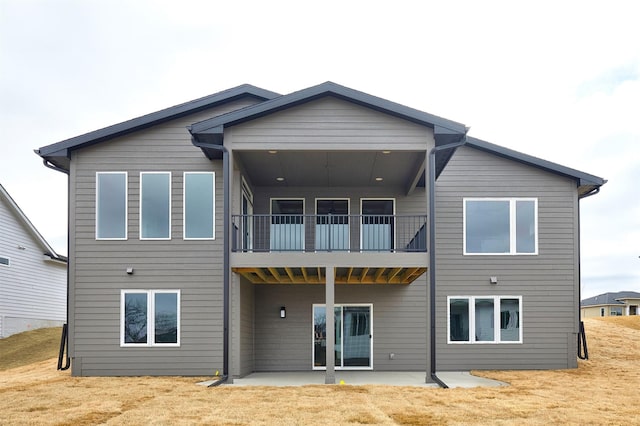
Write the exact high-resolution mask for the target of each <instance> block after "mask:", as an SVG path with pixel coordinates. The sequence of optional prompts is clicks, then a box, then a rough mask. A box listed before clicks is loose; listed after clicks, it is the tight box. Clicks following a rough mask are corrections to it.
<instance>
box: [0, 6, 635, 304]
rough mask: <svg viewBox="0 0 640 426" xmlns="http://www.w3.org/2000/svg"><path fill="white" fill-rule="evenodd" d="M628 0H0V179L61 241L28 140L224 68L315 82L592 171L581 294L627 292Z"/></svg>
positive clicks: (630, 247)
mask: <svg viewBox="0 0 640 426" xmlns="http://www.w3.org/2000/svg"><path fill="white" fill-rule="evenodd" d="M638 17H640V3H639V2H636V1H611V0H609V1H606V2H604V1H594V2H591V1H575V2H574V1H557V0H556V1H539V0H538V1H438V2H437V1H415V2H411V1H393V2H392V1H384V2H378V1H347V0H342V1H331V0H324V1H321V2H320V1H318V2H310V1H288V2H283V1H276V0H271V1H224V2H223V1H201V2H197V1H188V0H181V1H175V0H172V1H131V0H126V1H121V0H109V1H107V0H104V1H98V0H96V1H86V0H76V1H71V0H56V1H46V0H42V1H33V0H0V183H2V185H3V186H4V187H5V188H6V189H7V191H8V192H9V193H10V194H11V195H12V197H13V198H14V199H15V200H16V202H17V203H18V205H19V206H20V207H21V208H22V210H23V211H24V212H25V214H26V215H27V216H28V217H29V218H30V219H31V221H32V222H33V223H34V225H35V226H36V228H37V229H38V230H39V231H40V232H41V233H42V234H43V235H44V237H45V239H47V241H48V242H49V243H50V244H51V245H52V246H53V247H54V248H55V249H56V250H57V251H58V252H60V253H62V254H66V250H67V248H66V203H67V202H66V197H67V195H66V194H67V192H66V191H67V182H66V176H65V175H63V174H61V173H57V172H54V171H52V170H49V169H47V168H45V167H44V166H43V165H42V161H41V159H40V158H39V157H38V156H37V155H35V154H34V153H33V150H34V149H36V148H39V147H41V146H44V145H48V144H51V143H55V142H58V141H61V140H64V139H67V138H70V137H73V136H77V135H79V134H82V133H85V132H88V131H92V130H96V129H98V128H101V127H105V126H108V125H111V124H115V123H118V122H121V121H125V120H128V119H131V118H134V117H137V116H139V115H143V114H146V113H149V112H153V111H157V110H159V109H162V108H166V107H169V106H172V105H175V104H178V103H182V102H186V101H189V100H191V99H195V98H198V97H202V96H205V95H208V94H211V93H215V92H218V91H220V90H224V89H227V88H230V87H233V86H236V85H239V84H242V83H250V84H253V85H255V86H258V87H262V88H265V89H269V90H272V91H275V92H278V93H283V94H284V93H289V92H292V91H296V90H299V89H302V88H305V87H309V86H312V85H315V84H318V83H322V82H324V81H327V80H331V81H334V82H336V83H338V84H342V85H344V86H348V87H352V88H354V89H357V90H361V91H364V92H366V93H370V94H372V95H376V96H380V97H382V98H386V99H389V100H392V101H394V102H399V103H401V104H405V105H408V106H410V107H413V108H417V109H420V110H423V111H426V112H429V113H431V114H435V115H438V116H442V117H445V118H448V119H451V120H455V121H458V122H462V123H464V124H466V125H467V126H469V127H470V128H471V130H470V131H469V134H470V135H471V136H474V137H477V138H480V139H484V140H487V141H489V142H493V143H496V144H499V145H502V146H505V147H508V148H511V149H515V150H518V151H521V152H524V153H527V154H531V155H534V156H537V157H541V158H544V159H546V160H549V161H553V162H557V163H560V164H562V165H565V166H569V167H572V168H576V169H578V170H581V171H584V172H587V173H591V174H594V175H597V176H600V177H603V178H605V179H607V180H608V181H609V182H608V183H607V184H606V185H605V186H604V187H603V188H602V191H601V192H600V194H598V195H596V196H594V197H590V198H587V199H585V200H583V201H581V203H580V208H581V229H582V233H581V248H582V262H581V263H582V289H583V291H582V294H583V297H589V296H593V295H596V294H599V293H603V292H606V291H620V290H633V291H640V258H639V256H640V243H639V241H640V192H639V191H638V190H637V189H635V184H636V183H637V182H640V127H639V124H640V23H639V18H638Z"/></svg>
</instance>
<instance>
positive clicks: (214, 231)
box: [169, 172, 216, 241]
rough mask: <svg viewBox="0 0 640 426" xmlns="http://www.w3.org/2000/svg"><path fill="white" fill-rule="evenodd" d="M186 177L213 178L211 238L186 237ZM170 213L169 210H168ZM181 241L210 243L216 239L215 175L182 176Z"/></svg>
mask: <svg viewBox="0 0 640 426" xmlns="http://www.w3.org/2000/svg"><path fill="white" fill-rule="evenodd" d="M187 175H211V176H212V178H213V217H212V220H213V235H212V236H211V237H197V238H189V237H187V236H186V235H187ZM169 211H171V210H169ZM182 239H183V240H186V241H211V240H215V239H216V173H215V172H184V173H183V174H182Z"/></svg>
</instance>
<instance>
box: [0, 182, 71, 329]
mask: <svg viewBox="0 0 640 426" xmlns="http://www.w3.org/2000/svg"><path fill="white" fill-rule="evenodd" d="M66 318H67V258H66V257H64V256H60V255H58V254H57V253H56V252H55V251H54V250H53V248H51V246H50V245H49V244H48V243H47V242H46V241H45V239H44V238H43V237H42V235H40V233H39V232H38V230H37V229H36V228H35V227H34V226H33V224H32V223H31V222H30V221H29V219H28V218H27V216H25V214H24V213H23V212H22V210H20V207H18V205H17V204H16V202H15V201H14V200H13V199H12V198H11V197H10V196H9V193H8V192H7V191H6V190H5V189H4V187H3V186H2V185H0V338H2V337H8V336H11V335H12V334H16V333H21V332H23V331H27V330H33V329H36V328H42V327H56V326H60V325H62V324H63V323H65V322H66Z"/></svg>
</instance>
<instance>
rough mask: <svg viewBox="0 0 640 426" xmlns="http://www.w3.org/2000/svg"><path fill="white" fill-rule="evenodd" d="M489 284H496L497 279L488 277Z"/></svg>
mask: <svg viewBox="0 0 640 426" xmlns="http://www.w3.org/2000/svg"><path fill="white" fill-rule="evenodd" d="M489 282H490V283H491V284H498V277H489Z"/></svg>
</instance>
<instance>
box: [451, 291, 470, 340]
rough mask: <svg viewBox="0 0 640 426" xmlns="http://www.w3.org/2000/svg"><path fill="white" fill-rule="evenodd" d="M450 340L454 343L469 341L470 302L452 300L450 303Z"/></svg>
mask: <svg viewBox="0 0 640 426" xmlns="http://www.w3.org/2000/svg"><path fill="white" fill-rule="evenodd" d="M449 324H450V325H449V340H451V341H452V342H468V341H469V300H468V299H451V300H450V301H449Z"/></svg>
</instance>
